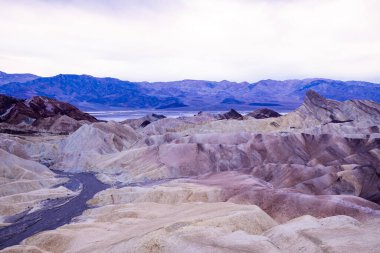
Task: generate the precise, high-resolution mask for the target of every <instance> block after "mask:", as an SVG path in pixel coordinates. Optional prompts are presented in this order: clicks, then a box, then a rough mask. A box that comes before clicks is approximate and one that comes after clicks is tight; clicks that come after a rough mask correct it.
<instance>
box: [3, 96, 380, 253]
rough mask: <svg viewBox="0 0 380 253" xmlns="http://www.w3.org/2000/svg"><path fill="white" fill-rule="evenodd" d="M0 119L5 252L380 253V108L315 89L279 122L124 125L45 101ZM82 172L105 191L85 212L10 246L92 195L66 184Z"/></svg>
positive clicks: (9, 110) (257, 115) (185, 120)
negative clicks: (54, 213)
mask: <svg viewBox="0 0 380 253" xmlns="http://www.w3.org/2000/svg"><path fill="white" fill-rule="evenodd" d="M0 106H1V108H0V114H1V115H2V116H0V122H1V123H0V132H1V133H0V136H1V137H0V173H1V178H0V180H1V181H0V182H1V184H0V222H1V223H0V225H1V227H0V248H1V249H2V251H3V252H41V253H42V252H191V253H194V252H289V253H294V252H345V253H348V252H373V253H375V252H380V240H379V238H380V129H379V126H380V104H377V103H375V102H372V101H367V100H349V101H344V102H338V101H333V100H328V99H325V98H323V97H321V96H320V95H319V94H318V93H316V92H314V91H312V90H309V91H308V92H307V94H306V97H305V100H304V103H303V104H302V105H301V106H300V107H299V108H298V109H296V110H295V111H293V112H290V113H288V114H286V115H284V116H280V115H278V114H277V113H276V112H274V111H270V110H267V109H265V110H260V111H256V112H252V113H250V114H248V115H245V116H242V115H240V114H239V113H238V112H236V111H234V110H231V111H230V112H228V113H225V114H221V115H211V114H208V113H202V112H201V113H199V114H198V115H195V116H194V117H180V118H165V117H163V116H161V115H156V114H151V115H147V116H146V117H144V118H141V119H135V120H126V121H123V122H120V123H119V122H113V121H111V122H100V121H98V120H96V119H95V118H93V117H91V116H90V115H88V114H85V113H82V112H80V111H79V110H78V109H76V108H75V107H71V106H70V105H67V104H65V103H63V102H58V101H55V100H52V99H47V98H44V97H34V98H32V99H30V100H26V101H23V100H16V99H14V98H10V97H5V96H3V97H0ZM15 108H16V109H17V108H20V109H17V110H16V109H15ZM59 171H61V172H59ZM84 172H85V174H86V173H88V175H95V176H96V178H97V179H98V180H99V181H100V182H101V184H102V185H104V184H106V185H107V186H106V187H100V188H99V189H98V190H99V191H98V192H97V193H96V194H95V192H92V193H91V194H88V196H87V199H88V200H87V199H86V201H87V204H86V205H85V208H84V209H85V210H84V212H83V213H80V214H78V216H75V217H73V219H71V220H68V221H67V222H66V223H67V224H65V225H63V224H62V226H59V227H54V228H50V229H45V231H41V232H39V233H36V234H34V235H31V236H29V237H27V238H26V239H25V240H22V241H21V240H20V242H17V243H12V244H7V241H8V240H10V239H12V238H11V237H14V238H16V237H17V236H18V234H17V233H13V234H12V233H11V232H7V233H10V234H8V237H6V236H5V234H6V233H5V232H2V231H9V229H8V230H7V228H10V227H11V226H15V225H17V223H19V227H20V226H21V225H23V224H24V223H20V222H21V221H22V220H23V218H22V217H27V216H28V215H33V213H37V212H41V214H42V215H41V216H40V217H39V218H38V219H36V220H34V223H36V224H37V223H38V222H42V221H44V222H45V221H46V219H47V218H46V217H48V218H50V217H49V216H47V215H45V217H44V215H43V214H44V213H45V212H47V211H48V210H49V208H50V209H51V208H52V205H53V206H54V202H55V203H58V205H55V206H54V208H57V210H60V208H61V211H60V212H58V211H57V213H66V212H68V211H69V210H66V209H65V208H69V205H68V203H70V202H71V201H74V200H75V199H77V198H79V196H81V192H82V193H83V192H84V191H85V190H86V189H88V185H86V182H85V181H80V180H79V179H78V180H79V181H78V182H79V183H78V182H77V183H78V184H79V187H70V185H71V183H69V182H74V181H73V178H74V179H75V177H76V176H75V175H83V173H84ZM77 173H79V174H77ZM89 173H91V174H89ZM100 182H99V183H100ZM86 187H87V188H86ZM93 194H95V195H93ZM57 216H58V214H57ZM44 219H45V220H44ZM57 219H59V217H57ZM49 221H50V220H49ZM50 222H51V223H54V222H56V219H51V221H50ZM28 229H30V227H29V226H28V225H25V226H23V227H22V231H28ZM1 236H2V237H3V238H1ZM9 238H10V239H9Z"/></svg>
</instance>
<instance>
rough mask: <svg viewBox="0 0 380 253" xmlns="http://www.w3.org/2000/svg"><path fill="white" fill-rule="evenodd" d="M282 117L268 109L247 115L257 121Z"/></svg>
mask: <svg viewBox="0 0 380 253" xmlns="http://www.w3.org/2000/svg"><path fill="white" fill-rule="evenodd" d="M280 116H281V114H279V113H278V112H276V111H273V110H271V109H268V108H263V109H257V110H255V111H253V112H250V113H248V114H247V115H245V117H253V118H255V119H267V118H277V117H280Z"/></svg>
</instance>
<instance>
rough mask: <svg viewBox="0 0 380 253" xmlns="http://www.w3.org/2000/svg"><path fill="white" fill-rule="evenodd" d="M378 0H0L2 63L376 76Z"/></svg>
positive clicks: (40, 68) (33, 68)
mask: <svg viewBox="0 0 380 253" xmlns="http://www.w3.org/2000/svg"><path fill="white" fill-rule="evenodd" d="M379 13H380V1H379V0H125V1H122V0H103V1H102V0H0V33H1V35H0V70H1V71H5V72H10V73H17V72H32V73H35V74H39V75H42V76H49V75H55V74H58V73H76V74H81V73H86V74H91V75H95V76H113V77H118V78H121V79H126V80H132V81H143V80H148V81H168V80H179V79H207V80H223V79H227V80H231V81H249V82H253V81H257V80H260V79H268V78H271V79H291V78H308V77H326V78H334V79H342V80H365V81H373V82H378V83H380V14H379Z"/></svg>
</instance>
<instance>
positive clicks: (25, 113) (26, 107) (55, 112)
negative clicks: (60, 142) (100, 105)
mask: <svg viewBox="0 0 380 253" xmlns="http://www.w3.org/2000/svg"><path fill="white" fill-rule="evenodd" d="M96 121H98V120H97V119H96V118H94V117H93V116H91V115H89V114H87V113H84V112H81V111H80V110H79V109H78V108H76V107H74V106H72V105H70V104H68V103H64V102H61V101H57V100H54V99H51V98H47V97H32V98H30V99H27V100H23V99H16V98H13V97H8V96H5V95H1V94H0V123H2V126H1V128H0V129H2V132H7V129H8V132H12V130H13V131H26V132H27V131H29V132H38V131H40V130H44V131H48V132H54V133H60V132H62V133H69V132H73V131H75V130H76V129H78V128H79V127H80V126H81V125H82V124H83V122H88V123H90V122H96ZM11 126H14V127H13V128H12V127H11Z"/></svg>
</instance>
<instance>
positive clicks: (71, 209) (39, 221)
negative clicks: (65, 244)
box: [0, 172, 109, 249]
mask: <svg viewBox="0 0 380 253" xmlns="http://www.w3.org/2000/svg"><path fill="white" fill-rule="evenodd" d="M57 173H58V174H60V175H62V176H65V177H69V178H70V180H69V181H68V182H67V183H65V186H66V187H67V188H69V189H71V190H76V189H78V188H79V187H80V186H81V185H82V190H81V192H80V194H79V195H78V196H75V197H74V198H72V199H69V200H68V199H63V200H62V199H61V200H51V201H49V202H48V203H47V204H46V205H45V208H43V209H42V210H39V211H36V212H33V213H31V214H27V215H24V216H22V215H17V216H14V217H12V218H11V219H10V220H8V222H12V223H13V224H12V225H9V226H7V227H5V228H2V229H0V249H4V248H6V247H9V246H12V245H16V244H19V243H20V242H21V241H22V240H24V239H26V238H28V237H30V236H32V235H34V234H36V233H39V232H42V231H45V230H52V229H56V228H58V227H60V226H62V225H65V224H67V223H69V222H70V221H71V220H72V219H73V218H74V217H77V216H79V215H81V214H82V213H83V211H85V210H86V209H88V208H89V207H88V205H87V204H86V202H87V201H88V200H89V199H91V198H92V197H93V196H94V195H95V194H96V193H98V192H99V191H102V190H104V189H106V188H108V187H109V186H108V185H106V184H103V183H102V182H100V181H99V180H98V179H97V178H96V177H95V175H94V174H92V173H76V174H70V173H64V172H57ZM20 216H21V217H20Z"/></svg>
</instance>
